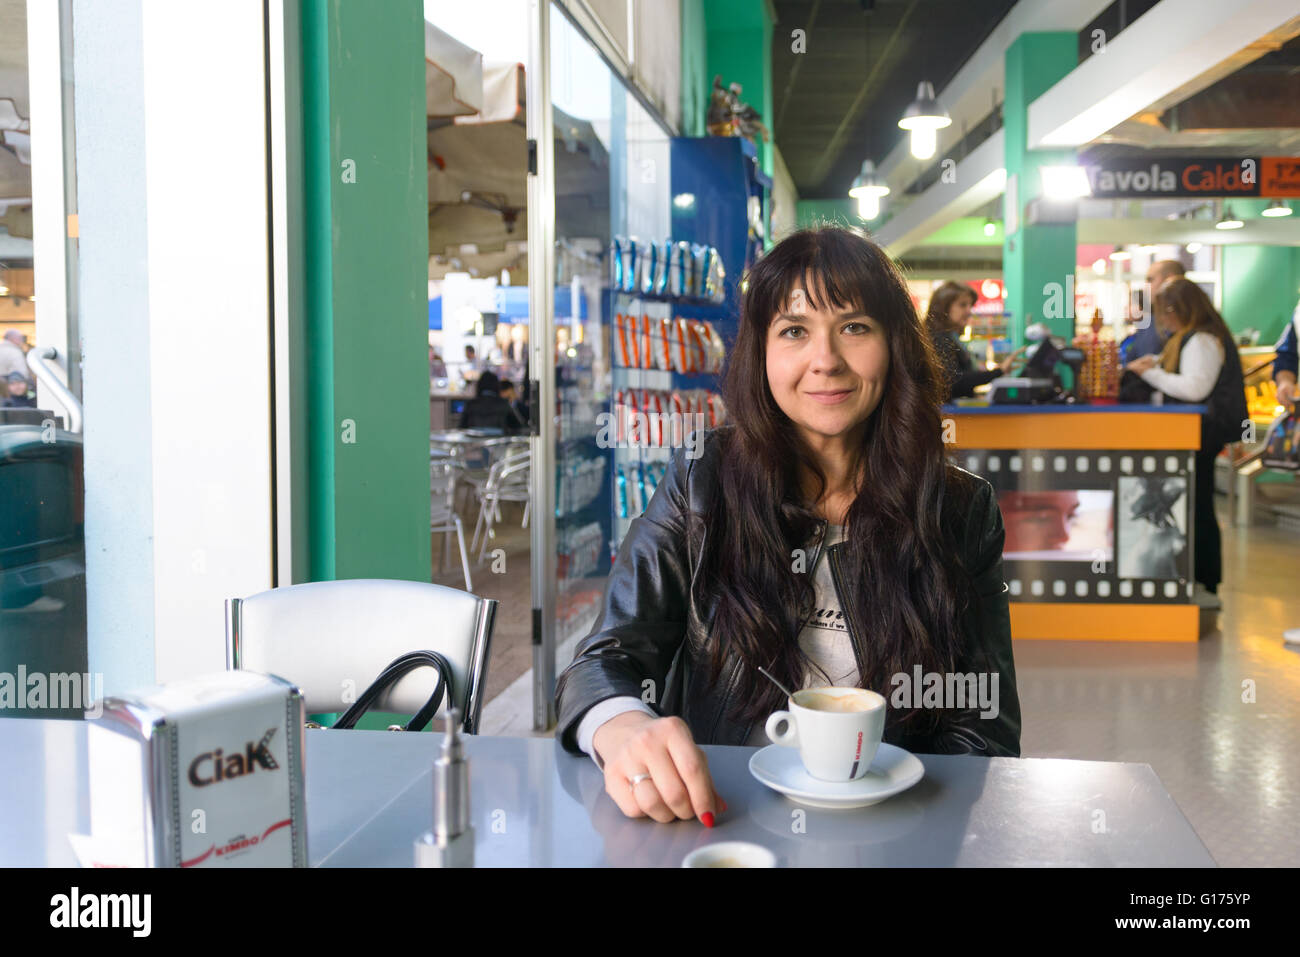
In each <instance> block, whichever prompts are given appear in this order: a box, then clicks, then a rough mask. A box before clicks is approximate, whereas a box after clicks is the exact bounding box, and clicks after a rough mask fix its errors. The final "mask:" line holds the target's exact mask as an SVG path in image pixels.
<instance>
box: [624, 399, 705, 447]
mask: <svg viewBox="0 0 1300 957" xmlns="http://www.w3.org/2000/svg"><path fill="white" fill-rule="evenodd" d="M725 421H726V409H725V407H724V406H723V404H722V396H720V395H718V394H717V393H716V392H713V391H711V390H709V389H673V390H671V391H664V390H660V389H630V388H629V389H619V390H618V391H617V392H616V393H615V394H614V439H615V442H616V444H617V445H618V446H620V447H623V446H626V447H632V448H680V447H681V446H682V445H684V444H685V441H686V437H687V435H688V434H689V433H690V432H691V431H694V430H695V429H698V428H710V429H711V428H716V427H717V426H719V425H722V424H723V422H725Z"/></svg>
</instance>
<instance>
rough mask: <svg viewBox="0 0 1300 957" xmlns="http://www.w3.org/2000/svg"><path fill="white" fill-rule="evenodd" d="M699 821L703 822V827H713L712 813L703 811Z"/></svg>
mask: <svg viewBox="0 0 1300 957" xmlns="http://www.w3.org/2000/svg"><path fill="white" fill-rule="evenodd" d="M700 820H701V821H703V822H704V826H705V827H713V812H712V811H705V812H704V813H703V814H701V815H700Z"/></svg>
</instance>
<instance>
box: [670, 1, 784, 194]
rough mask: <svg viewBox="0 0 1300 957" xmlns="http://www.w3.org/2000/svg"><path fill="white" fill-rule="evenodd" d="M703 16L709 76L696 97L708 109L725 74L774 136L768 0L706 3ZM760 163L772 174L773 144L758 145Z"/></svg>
mask: <svg viewBox="0 0 1300 957" xmlns="http://www.w3.org/2000/svg"><path fill="white" fill-rule="evenodd" d="M704 13H705V22H706V26H707V37H708V42H707V58H708V75H707V77H706V79H705V88H704V91H703V93H702V94H699V93H698V92H697V93H696V95H702V96H703V98H704V99H703V102H704V104H705V106H706V107H707V105H708V97H709V92H708V91H709V89H710V88H712V86H713V78H714V77H715V76H717V75H719V74H721V75H722V83H723V85H724V86H725V85H728V84H731V83H739V84H740V85H741V87H742V90H741V94H740V99H741V101H742V102H744V103H750V104H753V106H754V108H755V109H757V110H758V112H759V114H760V115H761V116H762V118H763V122H764V123H765V124H767V126H768V132H769V135H771V126H772V109H773V107H772V13H771V7H770V4H769V2H768V0H704ZM683 26H685V21H683ZM685 79H686V77H685V76H683V80H685ZM683 95H686V94H685V93H683ZM758 164H759V166H760V167H761V168H762V170H763V172H764V173H766V174H767V175H768V176H771V175H772V144H771V142H770V141H769V142H766V143H762V142H760V143H759V144H758Z"/></svg>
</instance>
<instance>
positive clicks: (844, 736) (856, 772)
mask: <svg viewBox="0 0 1300 957" xmlns="http://www.w3.org/2000/svg"><path fill="white" fill-rule="evenodd" d="M812 695H826V696H829V697H832V698H850V697H855V698H858V699H859V700H860V701H865V702H866V704H867V708H866V710H864V711H822V710H818V709H816V708H808V707H805V706H804V704H805V703H806V702H807V701H808V700H809V698H810V696H812ZM789 701H790V710H789V711H774V712H773V713H772V714H771V715H770V716H769V717H768V719H767V725H766V727H765V730H766V731H767V736H768V737H769V738H771V739H772V742H773V743H774V744H779V745H781V747H784V748H798V749H799V757H800V759H801V760H802V761H803V766H804V767H805V768H806V769H807V771H808V773H809V774H811V775H812V776H813V777H815V778H818V779H820V780H822V781H856V780H858V779H859V778H863V777H866V774H867V771H869V770H870V769H871V761H872V759H873V758H874V757H875V756H876V751H877V750H878V749H879V748H880V739H881V737H882V736H883V735H884V732H885V699H884V697H883V696H882V695H879V694H876V692H874V691H868V690H866V689H865V688H831V687H822V688H805V689H803V690H802V691H796V692H795V693H794V696H793V697H792V698H790V699H789ZM782 724H784V725H785V728H784V729H782V728H781V726H782Z"/></svg>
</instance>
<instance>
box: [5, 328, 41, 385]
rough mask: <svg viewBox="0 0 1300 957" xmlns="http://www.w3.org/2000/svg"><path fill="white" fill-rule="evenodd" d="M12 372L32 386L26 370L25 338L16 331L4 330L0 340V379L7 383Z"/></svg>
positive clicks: (30, 377)
mask: <svg viewBox="0 0 1300 957" xmlns="http://www.w3.org/2000/svg"><path fill="white" fill-rule="evenodd" d="M14 372H17V373H19V374H20V375H21V376H22V377H23V378H24V379H26V380H27V382H28V384H29V385H31V384H33V383H32V376H31V372H30V371H29V370H28V368H27V337H26V336H25V335H23V334H22V333H21V332H19V331H18V330H17V329H6V330H5V334H4V337H3V338H0V379H3V380H6V381H7V380H8V378H9V376H10V375H11V374H12V373H14Z"/></svg>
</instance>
